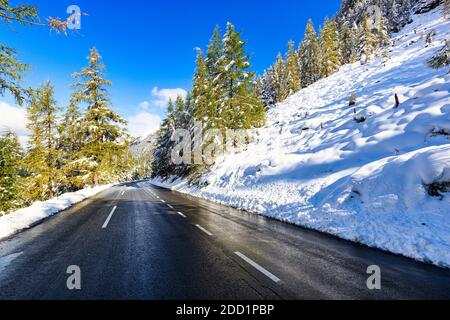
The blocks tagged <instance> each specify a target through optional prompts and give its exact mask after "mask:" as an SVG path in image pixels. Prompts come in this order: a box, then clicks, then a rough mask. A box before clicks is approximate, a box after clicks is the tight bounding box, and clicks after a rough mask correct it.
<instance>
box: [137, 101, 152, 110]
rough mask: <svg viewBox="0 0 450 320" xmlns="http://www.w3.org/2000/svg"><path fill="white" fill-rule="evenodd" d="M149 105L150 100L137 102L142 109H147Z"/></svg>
mask: <svg viewBox="0 0 450 320" xmlns="http://www.w3.org/2000/svg"><path fill="white" fill-rule="evenodd" d="M149 107H150V102H148V101H142V102H141V103H139V108H141V109H142V110H147V109H148V108H149Z"/></svg>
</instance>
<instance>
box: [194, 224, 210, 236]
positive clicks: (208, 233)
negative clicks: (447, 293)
mask: <svg viewBox="0 0 450 320" xmlns="http://www.w3.org/2000/svg"><path fill="white" fill-rule="evenodd" d="M195 226H196V227H197V228H199V229H200V230H202V231H203V232H204V233H206V234H207V235H208V236H210V237H211V236H212V235H213V234H212V233H211V232H209V231H208V230H206V229H205V228H203V227H202V226H201V225H199V224H196V225H195Z"/></svg>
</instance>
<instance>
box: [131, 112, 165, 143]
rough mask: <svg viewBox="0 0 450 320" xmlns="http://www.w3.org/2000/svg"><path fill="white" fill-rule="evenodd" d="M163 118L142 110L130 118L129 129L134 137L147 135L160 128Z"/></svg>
mask: <svg viewBox="0 0 450 320" xmlns="http://www.w3.org/2000/svg"><path fill="white" fill-rule="evenodd" d="M160 124H161V118H160V117H159V116H158V115H156V114H152V113H149V112H140V113H138V114H135V115H133V116H131V117H129V118H128V130H129V133H130V134H131V135H132V136H134V137H146V136H148V135H150V134H152V133H154V132H156V131H157V130H158V129H159V126H160Z"/></svg>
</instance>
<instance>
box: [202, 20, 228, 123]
mask: <svg viewBox="0 0 450 320" xmlns="http://www.w3.org/2000/svg"><path fill="white" fill-rule="evenodd" d="M223 59H224V41H223V38H222V36H221V35H220V28H219V26H216V28H215V29H214V32H213V35H212V37H211V40H210V42H209V44H208V49H207V56H206V61H205V64H206V68H207V79H208V86H209V93H208V102H207V104H208V107H207V119H208V120H207V122H208V123H205V128H218V127H223V124H222V117H221V107H222V106H223V97H224V92H225V86H224V84H225V81H226V80H225V79H224V75H225V72H224V70H223V68H224V64H223V63H222V60H223Z"/></svg>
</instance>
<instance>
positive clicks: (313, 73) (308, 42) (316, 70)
mask: <svg viewBox="0 0 450 320" xmlns="http://www.w3.org/2000/svg"><path fill="white" fill-rule="evenodd" d="M319 54H320V53H319V45H318V40H317V37H316V31H315V29H314V25H313V22H312V21H311V20H309V21H308V24H307V26H306V31H305V36H304V39H303V43H302V59H301V63H302V87H303V88H305V87H307V86H309V85H310V84H312V83H314V82H316V81H317V80H318V79H320V60H319Z"/></svg>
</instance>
